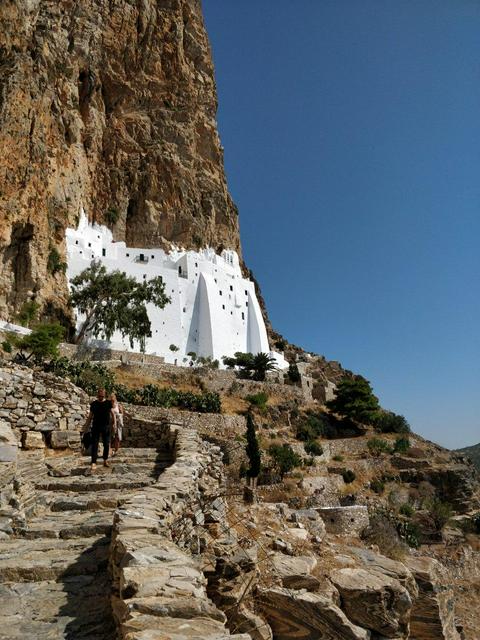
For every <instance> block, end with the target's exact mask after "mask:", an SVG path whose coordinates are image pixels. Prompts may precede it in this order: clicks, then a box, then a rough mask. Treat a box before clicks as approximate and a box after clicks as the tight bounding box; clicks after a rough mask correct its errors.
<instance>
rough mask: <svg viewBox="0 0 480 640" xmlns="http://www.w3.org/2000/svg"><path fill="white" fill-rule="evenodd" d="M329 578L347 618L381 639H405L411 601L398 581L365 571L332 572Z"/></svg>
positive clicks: (343, 570) (340, 570) (407, 632)
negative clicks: (373, 632)
mask: <svg viewBox="0 0 480 640" xmlns="http://www.w3.org/2000/svg"><path fill="white" fill-rule="evenodd" d="M330 579H331V581H332V582H333V584H334V585H335V587H336V588H337V589H338V591H339V592H340V596H341V598H342V608H343V610H344V611H345V613H346V615H347V616H348V618H349V619H350V620H351V621H352V622H354V623H356V624H358V625H361V626H362V627H366V628H367V629H371V630H372V631H375V632H376V633H378V634H380V635H381V636H383V637H385V638H408V634H409V626H408V624H409V620H410V611H411V608H412V599H411V597H410V594H409V593H408V591H407V590H406V589H405V587H402V585H401V584H400V582H399V581H398V580H396V579H394V578H391V577H389V576H387V575H385V574H381V573H378V572H376V571H367V570H366V569H350V568H346V569H336V570H334V571H332V572H331V574H330Z"/></svg>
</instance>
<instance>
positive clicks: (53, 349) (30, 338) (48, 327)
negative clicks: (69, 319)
mask: <svg viewBox="0 0 480 640" xmlns="http://www.w3.org/2000/svg"><path fill="white" fill-rule="evenodd" d="M64 335H65V328H64V327H62V326H61V325H59V324H42V325H39V326H38V327H35V329H34V330H33V331H32V332H31V333H29V334H28V335H26V336H22V337H17V336H16V337H15V338H14V346H15V347H16V348H17V349H18V350H19V351H20V353H21V354H22V356H23V359H24V361H25V362H28V361H29V360H30V359H31V358H33V360H34V361H35V362H36V363H40V362H43V361H44V360H49V359H54V358H57V357H58V345H59V344H60V342H61V341H62V339H63V337H64Z"/></svg>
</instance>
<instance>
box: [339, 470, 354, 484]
mask: <svg viewBox="0 0 480 640" xmlns="http://www.w3.org/2000/svg"><path fill="white" fill-rule="evenodd" d="M356 477H357V476H356V474H355V471H352V470H351V469H345V470H344V471H342V478H343V481H344V482H345V483H346V484H350V483H351V482H353V481H354V480H355V478H356Z"/></svg>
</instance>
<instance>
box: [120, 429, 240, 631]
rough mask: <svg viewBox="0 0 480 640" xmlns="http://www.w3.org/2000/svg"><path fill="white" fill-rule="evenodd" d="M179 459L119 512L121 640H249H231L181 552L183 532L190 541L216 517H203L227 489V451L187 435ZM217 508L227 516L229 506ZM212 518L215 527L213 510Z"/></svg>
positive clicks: (180, 439)
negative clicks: (191, 533) (205, 505)
mask: <svg viewBox="0 0 480 640" xmlns="http://www.w3.org/2000/svg"><path fill="white" fill-rule="evenodd" d="M175 451H176V459H175V462H174V464H173V465H172V466H170V467H169V468H168V469H167V470H166V471H165V472H164V473H163V474H162V475H161V476H160V477H159V479H158V482H157V483H156V484H155V485H152V486H151V487H149V488H146V489H144V490H142V492H141V494H139V495H138V497H136V498H135V499H131V500H130V501H127V502H126V503H124V504H123V505H122V507H121V508H119V509H117V511H116V512H115V519H114V529H113V537H112V546H111V555H110V558H111V562H110V564H111V570H112V576H113V589H114V596H113V598H112V605H113V606H112V608H113V612H114V616H115V619H116V622H117V626H118V632H119V637H120V638H121V639H125V640H126V639H127V638H128V640H140V639H143V638H157V637H158V638H159V637H160V635H161V636H162V637H170V633H171V632H174V635H175V637H177V634H178V630H179V629H184V630H188V637H192V638H193V637H195V638H196V639H197V640H203V639H205V640H207V639H211V638H219V639H220V638H228V637H231V638H232V639H233V638H235V640H249V638H250V636H247V635H246V634H239V635H234V636H230V633H229V631H228V630H227V629H226V627H225V622H226V618H225V615H224V614H223V613H222V612H221V611H220V610H219V609H217V608H216V606H215V605H214V604H213V603H212V602H211V601H210V600H209V598H208V596H207V592H206V584H207V581H206V578H205V576H204V575H203V573H202V572H201V571H200V570H199V568H198V566H197V565H196V562H195V561H194V559H193V558H192V556H191V555H190V554H189V553H187V552H186V551H184V550H183V549H181V548H180V547H179V546H178V545H177V544H175V539H176V537H177V534H178V532H179V531H181V532H183V533H182V536H183V539H184V537H185V536H184V533H185V531H187V532H188V530H189V529H192V530H193V529H194V527H195V525H196V523H197V522H198V521H199V520H200V521H201V522H203V521H204V518H205V517H206V512H207V511H208V510H206V509H202V510H199V507H198V505H199V504H200V501H201V499H202V500H203V501H205V499H206V497H207V496H208V495H212V496H213V497H215V496H216V494H217V493H218V492H219V491H220V490H221V488H222V484H223V475H222V462H221V454H220V451H219V448H218V447H214V446H213V445H211V444H208V443H203V442H202V441H201V439H200V436H199V435H198V433H197V432H196V431H194V430H192V429H181V430H179V431H178V432H177V433H176V438H175ZM212 504H213V505H216V506H215V508H216V509H218V508H220V509H222V506H223V500H222V499H219V498H216V499H215V500H214V501H213V503H212ZM209 517H210V518H212V519H213V521H214V520H215V515H214V514H213V513H212V510H210V513H209ZM222 517H223V513H220V514H219V515H218V518H222ZM160 629H161V632H160ZM185 633H187V631H185ZM185 637H187V636H185Z"/></svg>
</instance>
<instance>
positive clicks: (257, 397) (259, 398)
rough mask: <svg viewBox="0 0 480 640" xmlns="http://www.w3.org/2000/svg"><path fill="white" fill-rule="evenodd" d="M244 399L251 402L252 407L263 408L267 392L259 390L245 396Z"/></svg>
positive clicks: (265, 405)
mask: <svg viewBox="0 0 480 640" xmlns="http://www.w3.org/2000/svg"><path fill="white" fill-rule="evenodd" d="M245 400H247V402H249V403H250V404H252V405H253V406H254V407H258V408H259V409H261V410H265V409H266V408H267V401H268V394H266V393H264V392H263V391H260V392H259V393H254V394H252V395H249V396H246V397H245Z"/></svg>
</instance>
